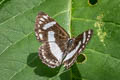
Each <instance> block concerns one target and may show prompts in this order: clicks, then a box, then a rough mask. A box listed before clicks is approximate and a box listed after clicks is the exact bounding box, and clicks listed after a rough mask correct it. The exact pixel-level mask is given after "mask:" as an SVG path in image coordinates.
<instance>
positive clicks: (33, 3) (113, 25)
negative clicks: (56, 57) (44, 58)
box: [0, 0, 120, 80]
mask: <svg viewBox="0 0 120 80" xmlns="http://www.w3.org/2000/svg"><path fill="white" fill-rule="evenodd" d="M92 1H93V2H92ZM119 4H120V0H114V1H110V0H96V1H95V0H90V1H88V0H0V80H48V79H50V80H66V79H68V80H72V79H73V80H78V79H79V80H119V79H120V76H119V74H120V50H119V48H120V37H119V34H120V22H119V21H120V18H119V17H120V14H119V12H120V5H119ZM39 11H43V12H45V13H47V14H48V15H49V16H51V17H53V18H54V19H55V20H56V21H57V22H58V23H59V24H60V25H61V26H62V27H63V28H64V29H65V30H66V31H67V32H68V33H69V34H70V36H71V37H76V36H77V35H79V34H80V33H82V32H83V31H86V30H88V29H93V30H94V34H93V37H92V39H91V41H90V42H89V44H88V45H87V47H86V49H85V50H84V52H82V53H84V54H85V55H86V60H85V62H83V63H82V64H80V63H75V64H74V65H73V66H72V67H71V68H70V69H68V70H65V69H64V68H63V67H58V68H55V69H51V68H49V67H47V66H46V65H45V64H43V63H42V62H41V60H40V59H39V58H38V48H39V46H40V45H41V43H39V42H38V41H37V40H36V37H35V34H34V26H35V18H36V16H37V14H38V12H39Z"/></svg>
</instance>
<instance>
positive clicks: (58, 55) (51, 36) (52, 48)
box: [48, 31, 63, 62]
mask: <svg viewBox="0 0 120 80" xmlns="http://www.w3.org/2000/svg"><path fill="white" fill-rule="evenodd" d="M48 41H55V37H54V32H53V31H49V32H48ZM49 46H50V51H51V53H52V54H53V55H54V56H55V57H56V58H57V60H58V61H59V62H61V61H62V55H63V52H62V51H61V49H60V47H59V46H58V45H57V44H56V42H49Z"/></svg>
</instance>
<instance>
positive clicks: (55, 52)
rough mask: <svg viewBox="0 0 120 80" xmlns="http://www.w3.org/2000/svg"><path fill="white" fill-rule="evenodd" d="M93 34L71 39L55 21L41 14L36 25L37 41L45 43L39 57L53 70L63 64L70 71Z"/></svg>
mask: <svg viewBox="0 0 120 80" xmlns="http://www.w3.org/2000/svg"><path fill="white" fill-rule="evenodd" d="M92 33H93V31H92V30H88V31H85V32H83V33H82V34H80V35H78V36H77V37H76V38H70V36H69V35H68V33H67V32H66V31H65V30H64V29H63V28H62V27H61V26H60V25H59V24H58V23H57V22H56V21H55V20H54V19H52V18H51V17H49V16H48V15H47V14H45V13H44V12H40V13H39V14H38V16H37V18H36V24H35V34H36V37H37V40H38V41H40V42H43V44H42V45H41V46H40V48H39V57H40V59H41V60H42V62H43V63H45V64H46V65H48V66H49V67H51V68H55V67H57V66H60V65H61V64H63V65H64V66H65V67H66V68H67V69H68V68H70V67H71V66H72V65H73V64H74V63H75V61H76V59H77V56H78V55H79V54H80V53H81V52H82V51H83V50H84V48H85V46H86V44H87V43H88V41H89V40H90V38H91V36H92Z"/></svg>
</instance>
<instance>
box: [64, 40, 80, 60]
mask: <svg viewBox="0 0 120 80" xmlns="http://www.w3.org/2000/svg"><path fill="white" fill-rule="evenodd" d="M80 45H81V41H79V43H78V45H77V46H76V48H75V49H74V50H72V51H71V52H70V53H68V55H67V56H66V57H65V59H64V60H63V62H64V61H66V60H68V59H70V58H72V57H73V55H74V54H75V53H76V52H77V50H78V49H79V47H80Z"/></svg>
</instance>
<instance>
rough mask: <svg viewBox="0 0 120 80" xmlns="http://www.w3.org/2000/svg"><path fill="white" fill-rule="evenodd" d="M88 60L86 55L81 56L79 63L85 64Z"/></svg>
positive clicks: (78, 59)
mask: <svg viewBox="0 0 120 80" xmlns="http://www.w3.org/2000/svg"><path fill="white" fill-rule="evenodd" d="M86 59H87V57H86V55H85V54H80V55H79V56H78V58H77V63H83V62H85V61H86Z"/></svg>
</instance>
